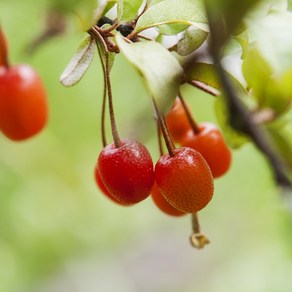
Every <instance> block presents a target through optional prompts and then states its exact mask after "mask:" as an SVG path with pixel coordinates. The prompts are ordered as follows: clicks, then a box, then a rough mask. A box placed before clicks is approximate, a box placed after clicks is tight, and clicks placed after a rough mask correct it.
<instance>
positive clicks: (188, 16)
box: [135, 0, 208, 33]
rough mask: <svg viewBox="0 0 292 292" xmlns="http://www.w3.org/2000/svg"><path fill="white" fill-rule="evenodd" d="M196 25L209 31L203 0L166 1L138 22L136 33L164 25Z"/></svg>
mask: <svg viewBox="0 0 292 292" xmlns="http://www.w3.org/2000/svg"><path fill="white" fill-rule="evenodd" d="M172 23H173V24H185V25H194V26H196V27H198V28H200V29H202V30H204V31H208V25H207V16H206V13H205V6H204V1H203V0H164V1H162V2H159V3H157V4H155V5H153V6H151V7H150V8H149V9H148V10H147V11H146V12H145V13H144V14H143V15H142V16H141V17H140V18H139V20H138V22H137V25H136V28H135V33H139V32H140V31H142V30H145V29H147V28H150V27H154V26H159V25H162V24H172Z"/></svg>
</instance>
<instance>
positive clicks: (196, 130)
mask: <svg viewBox="0 0 292 292" xmlns="http://www.w3.org/2000/svg"><path fill="white" fill-rule="evenodd" d="M178 97H179V99H180V102H181V104H182V106H183V109H184V111H185V113H186V115H187V118H188V121H189V123H190V125H191V127H192V130H193V131H194V134H199V133H200V129H199V126H198V124H197V123H196V121H195V119H194V118H193V116H192V114H191V112H190V110H189V108H188V107H187V105H186V103H185V101H184V99H183V97H182V95H181V92H180V91H179V92H178Z"/></svg>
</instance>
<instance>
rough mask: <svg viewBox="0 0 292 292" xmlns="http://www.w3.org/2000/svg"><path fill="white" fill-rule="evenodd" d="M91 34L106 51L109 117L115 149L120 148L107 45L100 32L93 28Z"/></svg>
mask: <svg viewBox="0 0 292 292" xmlns="http://www.w3.org/2000/svg"><path fill="white" fill-rule="evenodd" d="M91 32H93V34H94V36H95V37H96V38H97V41H101V43H102V45H103V48H104V50H105V80H106V88H107V93H108V106H109V115H110V123H111V130H112V136H113V140H114V144H115V147H116V148H118V147H120V146H121V145H122V142H121V139H120V136H119V133H118V129H117V125H116V120H115V112H114V106H113V96H112V87H111V80H110V61H109V51H108V48H107V45H106V43H105V41H104V39H103V37H102V35H101V34H100V33H99V31H98V30H97V29H96V28H95V27H93V28H92V29H91Z"/></svg>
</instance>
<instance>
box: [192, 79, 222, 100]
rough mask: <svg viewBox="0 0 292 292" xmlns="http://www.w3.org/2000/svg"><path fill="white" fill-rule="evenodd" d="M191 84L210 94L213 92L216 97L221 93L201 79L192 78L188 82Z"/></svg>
mask: <svg viewBox="0 0 292 292" xmlns="http://www.w3.org/2000/svg"><path fill="white" fill-rule="evenodd" d="M188 83H189V84H190V85H192V86H194V87H196V88H198V89H200V90H202V91H204V92H206V93H208V94H211V95H213V96H215V97H217V96H219V95H220V91H219V90H217V89H215V88H213V87H211V86H208V85H207V84H205V83H203V82H201V81H197V80H192V81H189V82H188Z"/></svg>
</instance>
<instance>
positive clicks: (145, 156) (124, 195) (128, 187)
mask: <svg viewBox="0 0 292 292" xmlns="http://www.w3.org/2000/svg"><path fill="white" fill-rule="evenodd" d="M98 169H99V174H100V177H101V179H102V181H103V183H104V185H105V186H106V188H107V190H108V191H109V192H110V193H111V195H112V196H113V197H114V198H115V199H117V200H118V201H119V202H121V203H122V204H123V205H133V204H136V203H138V202H140V201H142V200H144V199H146V198H147V197H148V196H149V194H150V192H151V189H152V186H153V183H154V171H153V162H152V158H151V156H150V154H149V152H148V150H147V149H146V147H145V146H144V145H142V144H140V143H138V142H135V141H130V140H127V139H125V140H122V145H121V146H120V147H118V148H116V147H115V145H114V144H110V145H107V146H106V147H105V148H104V149H103V150H102V151H101V153H100V155H99V157H98Z"/></svg>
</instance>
